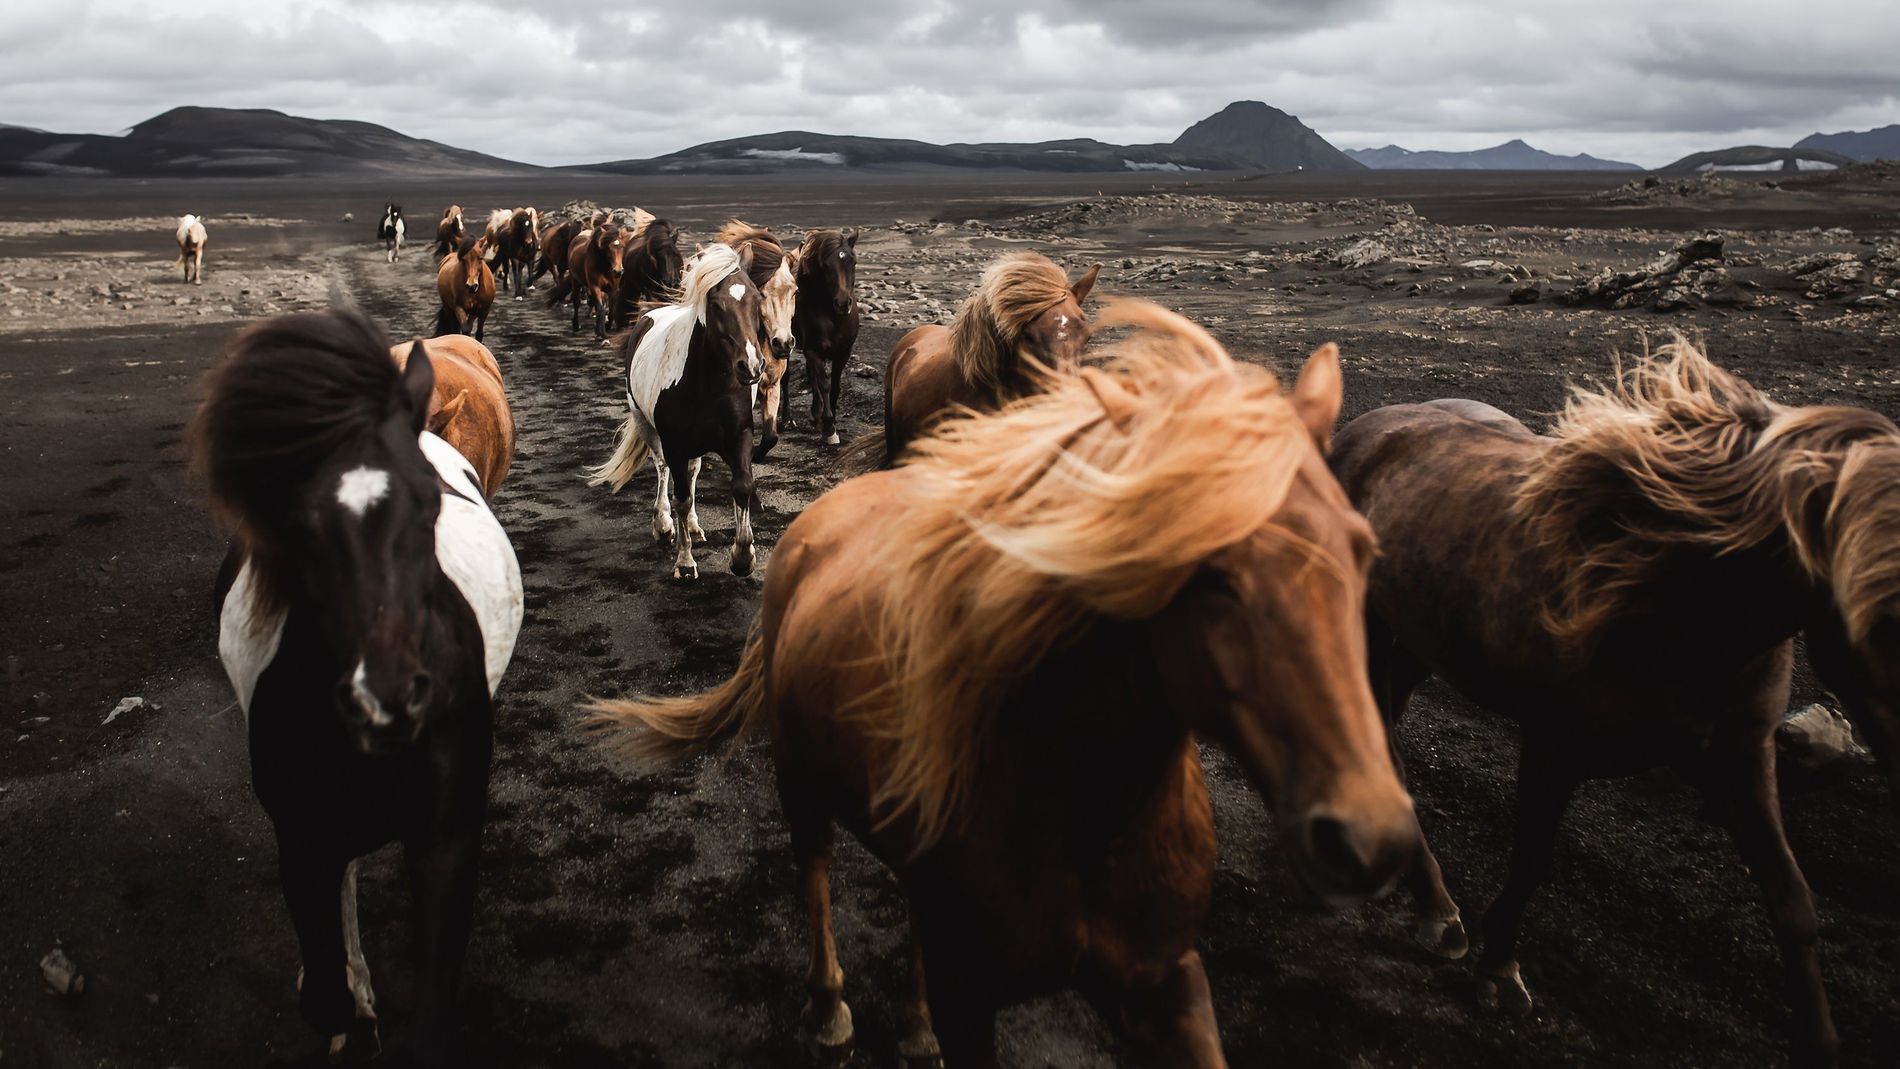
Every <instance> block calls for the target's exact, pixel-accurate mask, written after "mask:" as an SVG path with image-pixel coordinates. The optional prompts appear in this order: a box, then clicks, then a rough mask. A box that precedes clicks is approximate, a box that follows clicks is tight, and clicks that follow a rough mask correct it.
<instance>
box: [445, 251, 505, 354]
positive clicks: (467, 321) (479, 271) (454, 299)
mask: <svg viewBox="0 0 1900 1069" xmlns="http://www.w3.org/2000/svg"><path fill="white" fill-rule="evenodd" d="M487 251H488V237H487V235H483V236H482V237H479V238H476V239H475V240H474V241H471V242H468V243H467V244H465V245H464V246H462V248H461V249H459V250H457V251H455V252H451V253H449V254H448V255H447V256H444V257H442V266H441V267H439V268H437V269H436V273H435V292H436V295H437V296H439V297H441V298H442V310H441V311H440V312H437V313H436V316H435V332H436V334H437V335H438V336H440V335H443V334H473V335H474V336H475V340H476V341H481V340H482V328H483V327H484V326H486V325H487V323H488V310H489V308H491V307H493V305H494V303H495V273H494V272H493V271H490V270H489V269H488V262H487V261H486V260H484V259H483V255H484V254H485V253H486V252H487Z"/></svg>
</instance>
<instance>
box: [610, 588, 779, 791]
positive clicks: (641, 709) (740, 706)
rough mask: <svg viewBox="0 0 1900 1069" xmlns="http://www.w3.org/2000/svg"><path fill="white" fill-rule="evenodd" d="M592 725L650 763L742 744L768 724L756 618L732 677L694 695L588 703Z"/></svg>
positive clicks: (621, 749) (619, 746) (619, 748)
mask: <svg viewBox="0 0 1900 1069" xmlns="http://www.w3.org/2000/svg"><path fill="white" fill-rule="evenodd" d="M586 709H587V710H588V712H590V713H592V714H593V715H592V716H591V717H589V718H588V721H587V726H588V727H590V728H593V729H596V730H604V731H612V732H613V737H612V739H611V740H610V741H609V742H608V744H607V745H608V746H609V747H611V748H612V749H614V750H617V751H619V752H620V753H622V754H625V755H626V756H628V757H631V758H633V759H634V760H636V761H641V762H644V763H649V764H662V765H665V764H672V763H674V762H677V761H682V760H685V759H686V758H688V757H691V756H693V755H694V754H699V753H704V752H705V751H707V750H709V749H711V748H712V747H714V746H716V745H718V744H719V743H722V742H726V741H728V740H730V741H732V742H735V743H736V742H739V741H741V740H743V739H745V738H746V737H747V736H748V735H751V734H752V733H753V732H754V731H756V730H758V729H759V727H761V726H762V724H763V720H764V713H765V643H764V642H763V641H762V638H761V635H760V632H759V621H758V619H757V618H756V617H754V618H753V621H752V630H751V631H750V632H749V633H748V634H747V635H746V642H745V653H744V654H742V655H741V656H740V658H739V668H738V670H737V671H735V672H733V674H732V678H731V679H728V680H726V681H725V682H724V683H722V684H720V685H719V686H718V687H716V688H714V689H712V690H709V691H707V692H706V693H704V694H698V695H694V696H693V697H690V698H648V699H645V700H637V699H636V700H629V701H599V702H593V703H591V704H589V705H588V706H586Z"/></svg>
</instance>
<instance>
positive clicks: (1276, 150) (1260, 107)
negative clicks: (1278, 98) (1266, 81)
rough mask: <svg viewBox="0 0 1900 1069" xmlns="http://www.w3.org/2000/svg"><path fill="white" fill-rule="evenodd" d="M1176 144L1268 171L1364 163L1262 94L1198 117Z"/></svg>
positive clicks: (1347, 168) (1342, 167)
mask: <svg viewBox="0 0 1900 1069" xmlns="http://www.w3.org/2000/svg"><path fill="white" fill-rule="evenodd" d="M1174 146H1175V147H1176V148H1179V149H1187V150H1189V151H1194V152H1208V153H1216V154H1219V155H1222V156H1233V157H1235V158H1237V159H1242V160H1246V161H1247V162H1249V163H1252V164H1254V165H1255V166H1257V167H1261V168H1264V169H1266V170H1269V171H1357V170H1360V169H1362V168H1363V166H1364V165H1363V164H1361V163H1359V162H1358V161H1357V160H1354V159H1353V158H1352V157H1350V156H1348V155H1346V154H1345V153H1343V152H1341V151H1339V150H1338V149H1336V148H1334V147H1333V146H1332V144H1331V143H1330V142H1328V141H1327V140H1326V139H1325V138H1323V137H1321V136H1319V135H1318V134H1316V133H1314V132H1313V130H1312V128H1311V127H1309V126H1307V125H1306V124H1305V123H1303V122H1301V121H1300V120H1298V119H1296V118H1294V117H1293V116H1291V115H1288V114H1287V113H1286V112H1284V111H1281V110H1280V109H1279V108H1275V107H1269V106H1267V105H1265V104H1262V103H1261V102H1259V101H1258V100H1236V101H1234V102H1233V103H1232V104H1229V105H1227V106H1226V107H1224V108H1222V109H1221V110H1219V111H1217V112H1215V113H1214V114H1212V115H1209V116H1208V117H1207V118H1205V119H1202V120H1201V121H1200V122H1197V123H1195V124H1194V125H1193V126H1190V127H1188V128H1187V130H1186V131H1185V132H1184V133H1182V134H1181V136H1180V137H1177V138H1175V139H1174Z"/></svg>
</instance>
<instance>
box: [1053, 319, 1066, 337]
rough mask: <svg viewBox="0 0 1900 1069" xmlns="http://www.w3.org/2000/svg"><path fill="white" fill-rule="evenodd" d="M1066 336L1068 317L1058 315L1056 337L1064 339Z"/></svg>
mask: <svg viewBox="0 0 1900 1069" xmlns="http://www.w3.org/2000/svg"><path fill="white" fill-rule="evenodd" d="M1068 336H1069V317H1068V316H1065V315H1059V316H1057V317H1056V337H1058V338H1066V337H1068Z"/></svg>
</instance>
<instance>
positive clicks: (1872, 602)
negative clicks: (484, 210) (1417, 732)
mask: <svg viewBox="0 0 1900 1069" xmlns="http://www.w3.org/2000/svg"><path fill="white" fill-rule="evenodd" d="M1334 464H1335V467H1336V469H1337V470H1338V472H1339V475H1340V479H1341V482H1343V483H1344V484H1345V486H1346V489H1347V491H1348V492H1349V493H1350V494H1351V495H1352V498H1353V501H1354V502H1355V503H1356V504H1357V505H1358V506H1359V508H1360V509H1361V510H1362V511H1364V513H1365V514H1366V517H1367V518H1368V519H1369V520H1371V521H1372V524H1373V526H1374V528H1376V530H1377V532H1378V535H1379V541H1380V544H1381V545H1382V546H1383V547H1384V550H1383V554H1382V555H1381V557H1380V559H1379V561H1378V563H1377V565H1376V566H1375V567H1374V569H1373V575H1372V585H1371V590H1370V593H1369V595H1368V600H1367V605H1368V621H1369V632H1370V636H1371V652H1370V661H1371V664H1372V669H1373V690H1374V692H1375V693H1376V694H1378V695H1379V697H1380V704H1381V708H1382V711H1383V712H1384V714H1385V717H1386V720H1387V722H1388V724H1395V723H1396V722H1397V721H1398V719H1399V717H1400V716H1402V715H1403V713H1404V711H1405V706H1406V702H1407V699H1408V698H1409V696H1410V694H1411V692H1412V689H1413V688H1414V687H1415V686H1416V685H1417V684H1418V683H1419V682H1420V681H1422V680H1423V679H1424V678H1425V677H1426V676H1427V675H1429V674H1437V675H1439V676H1441V677H1442V678H1444V679H1445V680H1446V681H1448V682H1449V683H1451V684H1452V686H1454V687H1456V688H1457V689H1458V690H1460V691H1461V692H1463V693H1464V694H1465V695H1466V696H1467V697H1469V698H1471V700H1473V701H1475V702H1477V703H1478V704H1481V705H1483V706H1485V707H1487V708H1489V709H1493V710H1495V711H1497V712H1500V713H1503V714H1505V715H1507V716H1510V717H1512V718H1513V719H1515V720H1517V722H1518V723H1519V725H1520V726H1521V728H1522V732H1523V749H1522V755H1521V757H1520V765H1519V774H1518V800H1517V828H1516V833H1515V840H1514V843H1513V847H1512V852H1511V861H1510V872H1509V875H1508V877H1507V879H1506V880H1505V884H1504V888H1503V890H1502V891H1500V892H1499V895H1498V897H1497V899H1496V901H1494V902H1493V903H1492V906H1491V908H1490V910H1489V911H1488V912H1487V913H1486V914H1485V917H1484V924H1483V929H1484V931H1483V935H1484V950H1483V953H1482V955H1481V956H1480V957H1479V960H1478V965H1477V971H1478V977H1479V993H1480V997H1481V998H1482V999H1483V1000H1484V1001H1485V1002H1486V1003H1487V1004H1488V1005H1495V1006H1497V1007H1499V1008H1502V1009H1506V1010H1510V1011H1515V1012H1518V1013H1527V1012H1529V1010H1530V1006H1531V998H1530V994H1529V992H1528V990H1527V989H1526V987H1525V985H1524V982H1523V980H1522V979H1521V977H1520V975H1519V971H1518V961H1517V940H1518V931H1519V927H1520V924H1521V922H1522V920H1523V917H1524V911H1525V907H1526V905H1527V904H1528V902H1529V900H1530V897H1531V894H1532V893H1533V892H1534V891H1535V890H1536V888H1537V887H1538V885H1539V884H1541V883H1542V882H1543V881H1544V879H1545V877H1546V876H1547V875H1548V873H1549V871H1550V866H1551V857H1552V853H1553V850H1554V845H1555V843H1554V840H1555V836H1556V833H1557V828H1558V825H1559V823H1560V822H1561V820H1562V817H1563V813H1564V809H1565V808H1566V806H1567V804H1568V802H1569V800H1570V797H1571V794H1572V792H1573V791H1574V790H1575V789H1576V787H1577V786H1578V784H1579V783H1581V782H1582V781H1584V780H1587V779H1596V778H1601V777H1606V776H1612V775H1619V774H1628V773H1631V772H1635V771H1640V770H1642V769H1645V768H1648V767H1651V766H1655V765H1664V764H1675V765H1677V766H1679V767H1682V768H1683V769H1684V770H1685V771H1688V772H1690V773H1691V774H1692V775H1693V776H1694V777H1695V778H1696V779H1697V780H1698V782H1699V783H1700V784H1701V785H1702V786H1703V788H1704V790H1705V791H1707V792H1708V794H1709V795H1710V797H1711V799H1712V800H1713V801H1714V802H1716V803H1717V804H1718V805H1719V806H1720V807H1721V808H1722V809H1723V810H1724V811H1725V813H1726V816H1727V819H1728V824H1729V827H1730V830H1731V832H1732V834H1733V836H1734V839H1735V843H1736V846H1737V847H1738V848H1739V849H1740V851H1741V854H1742V858H1743V860H1744V862H1745V863H1746V864H1747V865H1748V868H1749V869H1750V870H1751V871H1752V872H1753V874H1754V876H1755V878H1756V880H1757V881H1758V882H1760V884H1761V887H1762V891H1763V894H1764V895H1765V897H1766V899H1767V902H1768V907H1769V913H1770V920H1771V922H1772V925H1773V928H1774V931H1775V936H1776V939H1777V941H1778V942H1779V943H1780V945H1781V948H1782V953H1783V956H1784V959H1785V963H1786V979H1787V981H1788V983H1789V986H1790V987H1791V989H1792V995H1793V998H1794V1004H1795V1046H1794V1049H1795V1054H1796V1061H1797V1062H1800V1063H1803V1064H1829V1063H1831V1062H1832V1061H1833V1060H1834V1057H1835V1051H1836V1049H1837V1046H1838V1040H1837V1038H1836V1035H1835V1032H1834V1026H1833V1023H1832V1021H1831V1018H1830V1015H1829V1012H1828V1006H1827V996H1826V994H1825V992H1824V991H1823V989H1822V985H1821V974H1820V965H1819V960H1818V958H1817V957H1816V954H1815V947H1814V943H1815V938H1816V929H1817V921H1816V918H1815V912H1814V901H1813V897H1812V895H1811V894H1810V893H1809V891H1808V886H1807V883H1806V881H1805V880H1804V879H1803V878H1802V875H1801V870H1800V868H1799V867H1798V866H1797V865H1796V863H1795V859H1794V855H1793V854H1792V853H1791V852H1790V851H1789V849H1788V843H1787V839H1786V837H1785V836H1784V835H1783V833H1782V827H1781V814H1780V807H1779V804H1778V802H1777V799H1776V791H1775V749H1774V746H1773V743H1772V738H1771V736H1772V733H1773V731H1774V729H1775V726H1776V724H1777V723H1778V722H1779V721H1780V719H1781V717H1782V715H1783V713H1784V712H1785V710H1786V709H1787V706H1788V691H1789V677H1790V671H1791V663H1792V658H1793V652H1792V646H1793V638H1794V636H1795V634H1796V633H1797V632H1802V631H1805V632H1806V635H1807V645H1808V650H1809V654H1810V657H1811V659H1812V661H1813V664H1814V667H1815V669H1816V671H1817V673H1818V674H1819V675H1820V676H1821V679H1822V681H1823V682H1824V683H1826V684H1827V685H1828V686H1829V687H1830V688H1831V689H1832V690H1834V691H1835V693H1836V694H1837V695H1838V696H1839V697H1840V698H1841V699H1842V701H1843V702H1844V703H1845V705H1846V708H1847V710H1848V712H1849V715H1850V716H1852V717H1853V718H1854V720H1855V721H1856V723H1857V724H1858V726H1859V727H1860V728H1861V729H1862V730H1863V731H1864V732H1865V734H1866V736H1867V738H1868V740H1869V741H1870V742H1871V743H1873V744H1874V747H1875V749H1876V751H1877V752H1879V753H1880V754H1881V755H1882V756H1883V757H1884V759H1885V761H1886V765H1887V769H1888V771H1889V773H1890V774H1892V775H1894V776H1895V777H1896V782H1900V764H1896V762H1900V719H1896V713H1900V674H1896V673H1897V672H1900V626H1896V625H1895V623H1894V622H1893V621H1894V620H1895V616H1894V615H1893V613H1894V609H1895V608H1896V606H1897V605H1900V567H1896V565H1895V563H1894V556H1893V553H1892V547H1893V546H1894V545H1896V544H1900V489H1896V488H1900V429H1896V428H1895V426H1894V424H1893V423H1892V422H1890V421H1889V420H1888V419H1886V418H1885V417H1884V416H1880V415H1877V414H1875V413H1873V412H1869V411H1866V410H1863V409H1858V408H1837V407H1818V408H1785V407H1783V406H1781V405H1778V404H1776V403H1775V402H1773V401H1771V400H1769V399H1768V398H1767V397H1766V396H1764V395H1762V394H1761V393H1759V392H1757V391H1756V390H1755V389H1754V388H1752V387H1750V386H1748V385H1747V384H1746V383H1743V382H1742V381H1740V380H1738V379H1736V378H1734V377H1733V376H1731V375H1729V374H1727V373H1726V372H1724V371H1722V370H1721V369H1719V368H1717V367H1715V366H1714V365H1713V364H1711V363H1710V362H1709V361H1708V359H1707V358H1706V357H1704V356H1703V354H1702V353H1701V352H1700V351H1699V350H1698V349H1697V348H1696V347H1695V346H1693V345H1691V344H1689V343H1688V342H1686V341H1683V340H1681V339H1678V340H1677V341H1676V342H1675V343H1674V344H1671V345H1669V346H1667V347H1665V348H1664V349H1663V350H1661V351H1660V352H1659V353H1657V354H1656V355H1655V357H1654V358H1651V359H1646V360H1644V361H1643V362H1642V363H1641V364H1640V365H1638V366H1637V367H1636V368H1635V369H1634V370H1633V371H1632V372H1630V373H1629V374H1627V375H1626V376H1624V377H1623V378H1621V379H1620V381H1619V382H1618V384H1617V386H1616V387H1615V388H1614V389H1612V390H1610V391H1608V392H1604V393H1585V392H1581V391H1579V392H1577V393H1575V394H1574V395H1573V396H1572V398H1571V400H1570V403H1569V405H1568V407H1567V408H1566V409H1565V411H1564V413H1563V415H1562V417H1561V418H1560V419H1559V420H1558V422H1557V425H1556V427H1555V429H1554V431H1553V433H1552V435H1551V436H1549V437H1544V436H1539V435H1535V434H1532V433H1531V432H1530V431H1528V430H1526V429H1525V427H1524V426H1523V424H1521V423H1519V422H1518V421H1516V420H1514V419H1512V418H1511V417H1509V416H1507V415H1505V414H1504V413H1502V412H1499V411H1498V410H1496V409H1494V408H1491V407H1489V406H1487V405H1481V404H1478V403H1476V402H1473V401H1434V402H1431V403H1429V404H1423V405H1398V406H1394V407H1390V408H1382V409H1378V410H1376V411H1374V412H1371V413H1368V414H1366V415H1364V416H1361V417H1359V418H1358V419H1357V420H1355V421H1353V422H1352V423H1351V424H1350V425H1348V426H1347V427H1346V428H1345V430H1343V431H1342V432H1340V435H1339V443H1338V447H1337V449H1336V451H1335V454H1334ZM1638 738H1640V739H1641V740H1642V743H1641V745H1633V744H1632V740H1633V739H1638ZM1420 857H1421V862H1420V865H1419V867H1418V869H1417V871H1416V872H1415V873H1414V875H1413V876H1412V877H1411V879H1410V880H1409V881H1408V882H1409V886H1410V887H1411V890H1412V892H1413V894H1414V895H1415V896H1416V900H1417V901H1416V906H1417V909H1418V911H1419V935H1420V938H1421V939H1422V941H1423V942H1425V944H1426V945H1427V946H1429V947H1431V948H1433V949H1435V950H1438V951H1439V952H1440V953H1443V954H1445V955H1446V956H1449V957H1458V956H1460V955H1462V954H1463V952H1464V949H1465V945H1466V938H1465V932H1464V927H1463V924H1462V922H1461V921H1460V919H1459V914H1458V907H1457V906H1456V904H1454V903H1453V902H1452V900H1451V897H1450V896H1449V895H1448V894H1447V893H1446V891H1445V886H1444V881H1443V879H1442V877H1441V874H1440V872H1439V868H1438V864H1437V862H1436V861H1435V860H1434V859H1433V858H1432V856H1431V854H1430V851H1429V850H1426V851H1424V852H1422V853H1421V855H1420Z"/></svg>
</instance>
